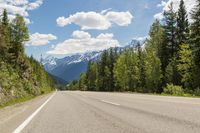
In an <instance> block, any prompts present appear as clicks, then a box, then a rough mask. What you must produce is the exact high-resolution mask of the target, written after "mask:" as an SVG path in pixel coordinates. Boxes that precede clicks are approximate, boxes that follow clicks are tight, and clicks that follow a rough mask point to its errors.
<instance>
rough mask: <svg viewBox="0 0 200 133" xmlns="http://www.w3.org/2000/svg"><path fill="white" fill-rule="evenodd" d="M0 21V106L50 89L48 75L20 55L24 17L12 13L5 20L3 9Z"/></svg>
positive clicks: (25, 35)
mask: <svg viewBox="0 0 200 133" xmlns="http://www.w3.org/2000/svg"><path fill="white" fill-rule="evenodd" d="M0 22H1V23H0V29H1V30H0V51H1V52H0V70H1V71H0V106H5V105H7V104H8V103H13V102H12V101H18V100H19V99H27V97H34V96H37V95H40V94H43V93H47V92H50V91H52V90H53V88H54V80H53V79H52V78H51V76H50V75H48V74H47V73H46V72H45V70H44V69H43V67H42V65H41V64H40V63H38V62H37V61H36V60H35V59H33V57H27V56H26V55H25V54H24V42H25V41H27V40H28V38H29V35H28V28H27V27H26V24H25V21H24V18H23V17H22V16H19V15H16V18H15V19H14V20H13V21H12V22H11V23H9V21H8V16H7V12H6V10H4V12H3V17H2V20H1V21H0Z"/></svg>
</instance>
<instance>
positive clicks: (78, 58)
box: [41, 40, 145, 81]
mask: <svg viewBox="0 0 200 133" xmlns="http://www.w3.org/2000/svg"><path fill="white" fill-rule="evenodd" d="M138 42H140V44H141V46H142V47H143V46H145V41H141V40H140V41H138V40H132V41H131V43H130V44H128V45H126V46H125V47H119V48H118V51H123V50H125V49H129V48H135V47H136V46H137V44H138ZM101 53H102V51H99V52H97V51H96V52H88V53H84V54H75V55H71V56H66V57H64V58H61V59H58V58H55V57H53V56H48V57H46V58H45V59H41V63H42V64H43V66H44V68H45V70H46V71H47V72H49V73H50V74H52V75H55V76H57V77H59V78H61V79H64V80H65V81H72V80H76V79H78V78H79V76H80V74H81V73H83V72H85V71H86V70H87V66H88V62H89V61H90V60H91V61H96V60H98V59H99V58H100V56H101Z"/></svg>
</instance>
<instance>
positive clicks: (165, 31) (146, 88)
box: [67, 0, 200, 95]
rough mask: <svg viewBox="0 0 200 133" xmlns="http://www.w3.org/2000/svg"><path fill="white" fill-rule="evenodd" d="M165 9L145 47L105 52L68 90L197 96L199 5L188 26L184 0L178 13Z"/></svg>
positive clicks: (171, 7) (199, 31)
mask: <svg viewBox="0 0 200 133" xmlns="http://www.w3.org/2000/svg"><path fill="white" fill-rule="evenodd" d="M168 8H169V10H168V11H165V12H164V13H163V16H164V19H163V20H162V21H159V20H155V22H154V23H153V24H152V26H151V28H150V31H149V38H148V39H147V40H146V42H145V46H144V47H143V46H141V44H140V43H139V42H138V44H137V46H135V47H134V48H129V49H126V50H119V49H120V48H111V49H109V50H105V51H104V52H103V53H102V56H101V59H100V60H98V61H96V62H89V64H88V69H87V72H86V73H83V74H81V75H80V79H79V80H78V81H73V82H72V83H71V84H69V85H68V86H67V89H80V90H89V91H133V92H142V93H167V94H172V95H182V94H183V93H187V94H195V95H200V82H199V81H200V1H199V0H197V5H196V6H195V8H194V9H193V10H192V12H191V13H190V16H191V21H190V22H189V17H188V13H187V11H186V8H185V4H184V1H183V0H181V1H180V5H179V9H178V11H177V12H175V11H174V7H173V3H171V4H170V5H169V7H168Z"/></svg>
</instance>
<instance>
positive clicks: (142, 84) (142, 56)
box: [137, 42, 146, 92]
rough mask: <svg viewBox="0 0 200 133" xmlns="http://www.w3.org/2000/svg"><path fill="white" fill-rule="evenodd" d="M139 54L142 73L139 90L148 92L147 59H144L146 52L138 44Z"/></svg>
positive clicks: (140, 71)
mask: <svg viewBox="0 0 200 133" xmlns="http://www.w3.org/2000/svg"><path fill="white" fill-rule="evenodd" d="M137 52H138V60H139V61H138V68H139V69H140V70H139V73H140V78H139V84H138V85H139V86H138V87H139V88H141V89H142V91H145V92H146V90H145V89H146V69H145V65H146V64H145V61H144V60H145V59H144V52H143V51H142V48H141V44H140V43H139V42H138V44H137Z"/></svg>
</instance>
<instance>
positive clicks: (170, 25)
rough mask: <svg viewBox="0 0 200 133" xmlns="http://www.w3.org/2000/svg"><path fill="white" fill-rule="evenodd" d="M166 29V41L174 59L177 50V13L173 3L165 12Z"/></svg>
mask: <svg viewBox="0 0 200 133" xmlns="http://www.w3.org/2000/svg"><path fill="white" fill-rule="evenodd" d="M164 17H165V19H164V22H165V24H164V29H165V34H166V43H167V46H168V49H169V57H170V59H172V58H173V57H174V55H175V54H176V52H177V43H176V13H175V12H174V9H173V3H171V4H170V6H169V11H165V12H164Z"/></svg>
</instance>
